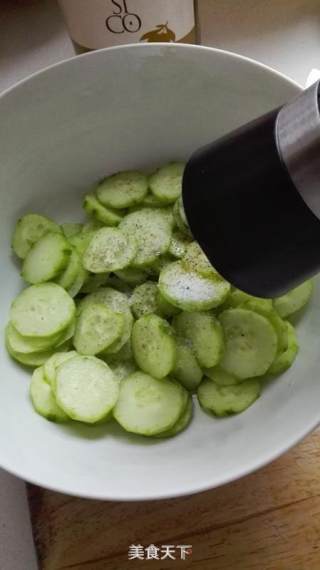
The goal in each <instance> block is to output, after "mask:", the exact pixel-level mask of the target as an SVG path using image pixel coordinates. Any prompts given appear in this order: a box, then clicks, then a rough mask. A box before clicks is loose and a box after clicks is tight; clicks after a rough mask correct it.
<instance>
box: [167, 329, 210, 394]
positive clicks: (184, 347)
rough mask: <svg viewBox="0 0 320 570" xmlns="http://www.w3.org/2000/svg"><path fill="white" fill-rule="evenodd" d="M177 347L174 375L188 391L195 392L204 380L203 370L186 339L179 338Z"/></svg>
mask: <svg viewBox="0 0 320 570" xmlns="http://www.w3.org/2000/svg"><path fill="white" fill-rule="evenodd" d="M176 345H177V348H176V362H175V366H174V369H173V372H172V374H173V376H174V378H176V379H177V380H179V382H180V383H181V384H182V385H183V386H184V388H186V390H190V391H191V392H193V391H194V390H196V389H197V387H198V386H199V384H200V382H201V380H202V376H203V373H202V370H201V368H200V366H199V364H198V362H197V359H196V357H195V355H194V353H193V350H192V348H191V347H190V345H189V344H188V342H186V340H185V339H182V338H179V337H178V338H177V339H176Z"/></svg>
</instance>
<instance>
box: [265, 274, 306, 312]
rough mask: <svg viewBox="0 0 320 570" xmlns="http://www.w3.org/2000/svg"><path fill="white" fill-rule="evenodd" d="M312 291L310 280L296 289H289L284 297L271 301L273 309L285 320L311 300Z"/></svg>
mask: <svg viewBox="0 0 320 570" xmlns="http://www.w3.org/2000/svg"><path fill="white" fill-rule="evenodd" d="M312 290H313V283H312V281H311V280H309V281H305V282H304V283H302V284H301V285H299V286H298V287H295V288H294V289H291V291H288V293H285V295H281V296H280V297H276V298H275V299H274V300H273V304H274V308H275V309H276V311H277V312H278V313H279V315H280V317H282V318H286V317H289V316H290V315H293V314H294V313H296V312H297V311H300V309H302V307H304V306H305V305H306V304H307V303H308V301H309V300H310V298H311V295H312Z"/></svg>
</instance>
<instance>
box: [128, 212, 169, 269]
mask: <svg viewBox="0 0 320 570" xmlns="http://www.w3.org/2000/svg"><path fill="white" fill-rule="evenodd" d="M119 227H120V229H121V230H122V231H124V232H125V234H126V235H128V236H131V237H133V238H135V239H136V241H137V246H138V250H137V254H136V256H135V258H134V259H133V261H132V266H133V267H142V268H143V267H146V266H148V265H150V264H151V263H153V262H154V261H155V260H156V259H157V258H158V257H159V256H160V255H162V254H163V253H165V252H166V251H167V249H168V248H169V245H170V241H171V227H170V223H169V221H168V219H167V217H166V216H165V215H163V213H162V211H161V209H156V208H143V209H141V210H138V211H137V212H133V213H132V214H128V215H127V216H125V218H123V220H122V222H121V223H120V226H119Z"/></svg>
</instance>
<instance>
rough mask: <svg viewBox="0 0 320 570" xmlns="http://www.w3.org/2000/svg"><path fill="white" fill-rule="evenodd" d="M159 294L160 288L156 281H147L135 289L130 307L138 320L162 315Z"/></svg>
mask: <svg viewBox="0 0 320 570" xmlns="http://www.w3.org/2000/svg"><path fill="white" fill-rule="evenodd" d="M158 293H159V290H158V286H157V284H156V283H155V282H154V281H146V282H145V283H143V284H142V285H138V287H136V288H135V289H134V291H133V293H132V297H131V299H130V307H131V310H132V312H133V314H134V316H135V317H136V319H140V317H143V316H144V315H151V314H152V313H155V314H160V311H159V304H158Z"/></svg>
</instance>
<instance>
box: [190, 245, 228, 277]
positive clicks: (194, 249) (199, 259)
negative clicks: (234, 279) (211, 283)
mask: <svg viewBox="0 0 320 570" xmlns="http://www.w3.org/2000/svg"><path fill="white" fill-rule="evenodd" d="M186 249H187V251H186V254H185V256H184V257H183V259H182V262H181V263H182V265H183V267H185V269H187V270H188V271H195V272H196V273H199V274H200V275H202V276H203V277H211V276H212V277H213V278H215V277H216V276H217V275H218V273H217V271H216V270H215V269H214V267H212V265H211V263H210V261H209V259H208V258H207V256H206V255H205V253H204V252H203V251H202V249H201V247H200V245H199V244H198V243H197V242H196V241H192V242H191V243H190V244H189V245H188V246H187V248H186ZM221 279H222V277H221Z"/></svg>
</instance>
